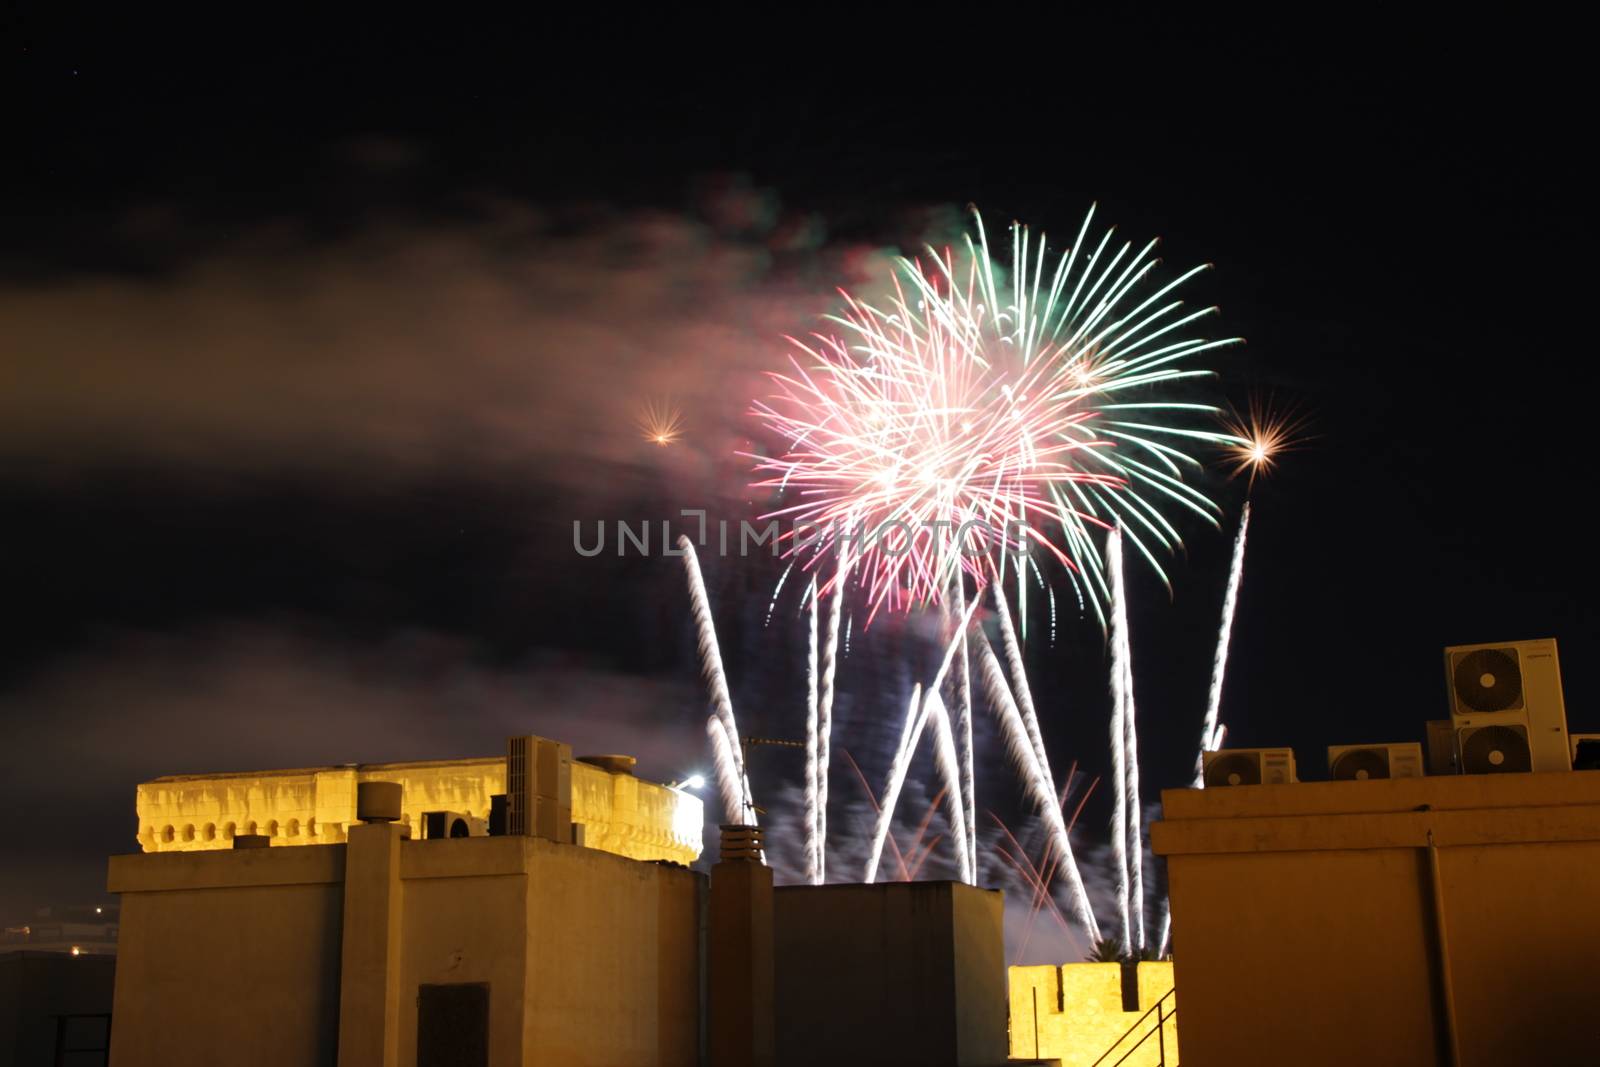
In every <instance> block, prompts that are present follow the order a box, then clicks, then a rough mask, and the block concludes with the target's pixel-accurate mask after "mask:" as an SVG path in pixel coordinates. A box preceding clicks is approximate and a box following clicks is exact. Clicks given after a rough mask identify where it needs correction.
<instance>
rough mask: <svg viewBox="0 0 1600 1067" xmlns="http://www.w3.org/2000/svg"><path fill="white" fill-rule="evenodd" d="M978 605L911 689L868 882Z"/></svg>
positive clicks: (880, 813)
mask: <svg viewBox="0 0 1600 1067" xmlns="http://www.w3.org/2000/svg"><path fill="white" fill-rule="evenodd" d="M977 609H978V602H977V601H976V600H974V601H973V602H972V604H971V606H969V607H968V608H967V613H966V614H965V615H964V616H962V618H961V620H960V622H959V624H958V629H957V630H956V633H955V635H954V636H952V637H951V639H950V643H949V644H948V645H946V646H945V650H944V658H943V659H942V660H940V662H939V670H938V671H937V672H936V673H935V674H934V676H933V681H932V682H930V683H929V684H928V688H927V689H926V690H919V689H914V690H913V691H912V698H913V699H912V702H911V707H910V708H908V709H907V710H906V724H905V727H904V728H903V729H902V731H901V734H900V748H899V750H898V751H897V752H896V753H895V758H894V762H893V763H892V764H890V767H889V781H888V784H886V785H885V786H884V789H883V806H882V807H881V808H880V809H879V810H878V822H877V825H876V826H875V827H874V828H873V832H872V851H871V852H870V853H869V854H868V856H867V867H866V874H865V875H864V876H863V877H862V879H861V880H862V881H863V882H871V881H872V880H873V879H874V878H876V877H877V874H878V863H879V861H880V860H881V858H882V856H883V843H884V841H885V840H887V839H888V836H889V824H890V823H892V822H893V821H894V808H895V804H896V803H897V802H898V801H899V799H900V791H901V790H902V789H903V788H904V787H905V784H906V771H908V770H909V769H910V767H911V757H912V755H913V754H914V753H915V752H916V748H917V742H918V741H919V740H920V739H921V738H922V729H923V727H924V726H925V725H926V724H927V720H928V704H929V698H930V697H931V696H933V695H935V694H937V693H938V692H939V688H940V687H941V686H942V685H944V680H945V676H946V675H948V674H949V673H950V663H951V661H952V660H953V659H955V654H956V648H957V647H958V646H959V645H960V643H961V640H960V638H961V633H962V631H964V630H965V629H966V628H967V625H968V624H969V623H971V622H972V613H973V612H974V611H976V610H977Z"/></svg>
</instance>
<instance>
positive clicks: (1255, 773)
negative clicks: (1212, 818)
mask: <svg viewBox="0 0 1600 1067" xmlns="http://www.w3.org/2000/svg"><path fill="white" fill-rule="evenodd" d="M1204 772H1205V773H1204V774H1203V775H1202V778H1203V780H1204V781H1205V784H1206V787H1207V788H1210V787H1211V786H1228V785H1285V784H1287V783H1289V782H1298V781H1299V780H1300V779H1299V778H1297V777H1295V772H1294V750H1293V749H1290V748H1223V749H1218V750H1217V751H1215V752H1207V753H1206V754H1205V765H1204Z"/></svg>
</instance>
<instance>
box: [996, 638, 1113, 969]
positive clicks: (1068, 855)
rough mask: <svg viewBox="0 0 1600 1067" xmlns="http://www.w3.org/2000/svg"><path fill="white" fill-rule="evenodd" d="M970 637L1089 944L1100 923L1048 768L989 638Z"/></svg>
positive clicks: (1009, 748)
mask: <svg viewBox="0 0 1600 1067" xmlns="http://www.w3.org/2000/svg"><path fill="white" fill-rule="evenodd" d="M973 640H974V643H975V644H976V645H977V648H978V677H979V678H980V679H981V680H982V683H983V687H984V690H985V691H986V692H987V693H988V695H989V703H990V704H991V705H992V706H993V707H994V710H995V715H996V717H997V718H998V719H999V720H1000V732H1001V735H1002V736H1003V737H1004V739H1005V743H1006V752H1007V753H1008V754H1009V755H1010V757H1011V760H1012V762H1013V763H1015V764H1016V766H1017V768H1018V769H1019V770H1020V771H1021V772H1022V781H1023V785H1024V786H1026V788H1027V791H1028V794H1029V796H1030V797H1031V798H1032V799H1033V802H1034V804H1035V805H1036V806H1037V807H1038V808H1039V811H1040V812H1041V813H1042V814H1043V815H1044V819H1045V825H1046V827H1047V828H1048V829H1049V831H1050V835H1051V837H1052V838H1053V839H1054V842H1055V851H1056V855H1057V856H1059V857H1060V859H1059V861H1058V862H1059V864H1060V868H1061V870H1062V871H1063V872H1064V873H1065V875H1066V880H1067V887H1068V889H1069V890H1070V892H1071V895H1072V901H1071V908H1072V913H1073V917H1074V918H1075V919H1076V920H1077V922H1078V925H1079V926H1080V927H1082V928H1083V931H1084V932H1085V933H1086V934H1087V935H1088V937H1089V941H1090V943H1091V944H1093V943H1094V942H1096V941H1099V940H1100V924H1099V923H1098V922H1097V921H1096V920H1095V917H1094V909H1093V908H1092V907H1091V906H1090V904H1089V893H1088V890H1087V889H1086V888H1085V887H1084V884H1083V875H1082V874H1081V873H1080V872H1079V871H1078V861H1077V859H1076V858H1075V857H1074V855H1073V852H1072V842H1071V841H1070V840H1069V838H1068V835H1067V825H1066V819H1065V817H1064V816H1063V815H1062V812H1061V798H1060V797H1059V796H1057V795H1056V790H1055V782H1054V780H1053V779H1052V778H1051V777H1050V775H1049V772H1048V770H1046V769H1045V768H1044V767H1042V766H1041V765H1040V764H1039V763H1038V760H1037V757H1036V754H1035V752H1034V749H1033V739H1032V737H1030V736H1029V731H1028V728H1027V726H1026V725H1025V724H1024V721H1023V713H1022V712H1021V711H1019V710H1018V708H1017V702H1016V700H1015V699H1014V698H1013V697H1012V695H1011V690H1010V689H1009V688H1008V687H1007V686H1006V680H1005V676H1004V675H1003V674H1002V673H1001V670H1000V661H999V660H998V659H996V658H995V654H994V649H992V648H991V647H989V642H988V641H987V640H986V639H984V637H983V636H982V634H981V633H980V634H975V635H974V637H973Z"/></svg>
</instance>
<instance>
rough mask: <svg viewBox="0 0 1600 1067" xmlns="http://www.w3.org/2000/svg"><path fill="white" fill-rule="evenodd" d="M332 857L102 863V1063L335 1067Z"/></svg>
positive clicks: (331, 853) (314, 853)
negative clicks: (116, 908)
mask: <svg viewBox="0 0 1600 1067" xmlns="http://www.w3.org/2000/svg"><path fill="white" fill-rule="evenodd" d="M343 853H344V850H343V849H342V848H331V847H330V848H304V849H285V850H273V851H270V852H269V851H268V850H266V849H256V850H250V851H239V852H209V853H202V854H190V855H183V856H116V857H113V858H112V860H111V877H110V888H111V891H112V892H114V893H121V894H122V928H121V931H120V937H119V943H118V950H119V951H118V958H117V977H116V991H115V994H114V997H113V1004H112V1017H113V1019H114V1020H115V1025H114V1026H113V1027H112V1032H111V1038H112V1052H113V1055H112V1062H113V1063H116V1064H118V1065H119V1067H122V1065H125V1064H126V1065H138V1064H179V1063H216V1064H223V1063H230V1064H231V1063H238V1064H263V1065H264V1064H288V1063H295V1064H308V1065H309V1064H332V1063H333V1062H334V1059H333V1054H334V1045H335V1042H336V1039H337V1036H338V1014H339V946H340V915H341V912H342V909H343V906H344V905H343V900H344V897H343V893H342V892H341V887H340V882H341V881H342V879H343V877H344V855H343Z"/></svg>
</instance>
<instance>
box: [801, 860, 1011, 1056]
mask: <svg viewBox="0 0 1600 1067" xmlns="http://www.w3.org/2000/svg"><path fill="white" fill-rule="evenodd" d="M1002 912H1003V898H1002V896H1001V894H1000V892H999V891H998V890H992V889H978V888H976V887H973V886H969V885H963V884H960V883H956V882H889V883H882V884H876V885H823V886H780V887H779V888H778V889H777V890H776V892H775V893H774V909H773V930H774V949H775V953H774V955H775V960H776V968H777V1008H776V1015H777V1019H776V1033H777V1059H778V1063H779V1065H780V1067H812V1065H816V1064H822V1065H828V1067H851V1065H857V1064H859V1065H862V1067H868V1065H871V1067H879V1065H889V1064H916V1065H917V1067H958V1065H959V1067H990V1065H995V1064H1000V1063H1003V1062H1004V1061H1005V1058H1006V1033H1005V1017H1006V1016H1005V1011H1006V985H1005V983H1006V974H1005V936H1004V932H1003V929H1002V926H1003V920H1002Z"/></svg>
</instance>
